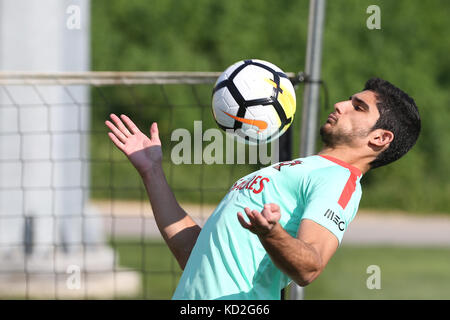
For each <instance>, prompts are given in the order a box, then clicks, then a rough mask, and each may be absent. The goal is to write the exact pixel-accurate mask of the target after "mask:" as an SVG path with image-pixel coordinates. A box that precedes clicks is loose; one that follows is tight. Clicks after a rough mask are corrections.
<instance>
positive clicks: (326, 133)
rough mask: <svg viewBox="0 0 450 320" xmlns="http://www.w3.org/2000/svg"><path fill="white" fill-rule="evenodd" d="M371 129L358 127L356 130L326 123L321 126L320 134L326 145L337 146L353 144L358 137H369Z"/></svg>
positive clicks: (329, 146)
mask: <svg viewBox="0 0 450 320" xmlns="http://www.w3.org/2000/svg"><path fill="white" fill-rule="evenodd" d="M369 132H370V130H366V129H358V130H356V131H350V130H345V129H342V128H339V127H336V126H327V123H325V124H324V125H323V126H321V127H320V136H321V137H322V142H323V144H324V146H325V147H328V148H335V147H337V146H344V145H345V146H352V145H354V144H355V140H356V139H358V138H364V137H367V135H368V134H369Z"/></svg>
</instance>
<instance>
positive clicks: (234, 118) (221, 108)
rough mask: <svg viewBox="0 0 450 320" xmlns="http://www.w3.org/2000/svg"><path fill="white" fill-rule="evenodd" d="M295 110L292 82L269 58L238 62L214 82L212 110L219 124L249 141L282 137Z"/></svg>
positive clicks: (256, 141) (263, 140)
mask: <svg viewBox="0 0 450 320" xmlns="http://www.w3.org/2000/svg"><path fill="white" fill-rule="evenodd" d="M295 109H296V102H295V91H294V87H293V86H292V83H291V81H290V80H289V78H288V77H287V76H286V74H285V73H284V72H283V71H282V70H281V69H280V68H278V67H277V66H275V65H274V64H272V63H270V62H267V61H263V60H257V59H251V60H243V61H239V62H236V63H235V64H233V65H232V66H230V67H228V68H227V69H226V70H225V71H224V72H223V73H222V74H221V75H220V77H219V78H218V79H217V81H216V84H215V85H214V89H213V97H212V111H213V115H214V119H215V120H216V122H217V124H218V126H219V127H220V128H222V129H223V130H225V131H226V132H227V133H231V134H233V135H236V136H238V137H239V138H240V139H241V140H243V141H245V142H246V143H249V144H258V143H268V142H271V141H273V140H274V139H277V138H278V137H280V136H281V135H282V134H283V133H284V132H285V131H286V130H287V129H288V128H289V126H290V125H291V123H292V120H293V119H294V113H295Z"/></svg>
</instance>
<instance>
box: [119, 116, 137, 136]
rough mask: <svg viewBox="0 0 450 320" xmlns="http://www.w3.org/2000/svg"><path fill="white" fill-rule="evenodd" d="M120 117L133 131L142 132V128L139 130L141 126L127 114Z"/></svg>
mask: <svg viewBox="0 0 450 320" xmlns="http://www.w3.org/2000/svg"><path fill="white" fill-rule="evenodd" d="M120 118H121V119H122V120H123V122H125V124H126V125H127V127H128V128H129V129H130V131H131V133H133V134H136V133H138V132H141V130H139V128H138V127H137V126H136V125H135V124H134V122H133V121H131V119H130V118H128V117H127V116H126V115H124V114H122V115H120Z"/></svg>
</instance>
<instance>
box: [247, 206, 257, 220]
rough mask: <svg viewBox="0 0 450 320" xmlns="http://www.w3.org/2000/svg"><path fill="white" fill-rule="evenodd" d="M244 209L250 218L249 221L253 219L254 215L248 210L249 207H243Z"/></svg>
mask: <svg viewBox="0 0 450 320" xmlns="http://www.w3.org/2000/svg"><path fill="white" fill-rule="evenodd" d="M244 211H245V214H246V215H247V217H248V218H249V219H250V221H252V220H255V216H254V214H253V213H252V210H250V208H244Z"/></svg>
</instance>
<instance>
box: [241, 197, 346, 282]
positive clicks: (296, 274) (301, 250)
mask: <svg viewBox="0 0 450 320" xmlns="http://www.w3.org/2000/svg"><path fill="white" fill-rule="evenodd" d="M245 213H246V214H247V216H248V218H249V219H250V221H249V222H246V221H245V220H244V218H243V216H242V213H240V212H239V213H238V219H239V222H240V223H241V225H242V227H244V228H246V229H248V230H250V231H251V232H253V233H255V234H256V235H257V236H258V238H259V240H260V241H261V243H262V245H263V246H264V248H265V249H266V251H267V253H268V254H269V256H270V258H271V259H272V261H273V263H274V264H275V265H276V266H277V267H278V268H279V269H280V270H282V271H283V272H284V273H285V274H287V275H288V276H289V277H290V278H291V279H292V280H294V281H295V282H296V283H297V284H299V285H301V286H306V285H308V284H310V283H311V282H312V281H313V280H314V279H316V278H317V277H318V276H319V274H320V273H321V272H322V270H323V269H324V268H325V266H326V265H327V263H328V261H329V260H330V258H331V257H332V255H333V254H334V253H335V252H336V249H337V247H338V240H337V238H336V237H335V236H334V235H333V234H332V233H331V232H330V231H328V230H327V229H325V228H324V227H322V226H321V225H319V224H317V223H315V222H314V221H312V220H307V219H305V220H303V221H302V222H301V224H300V228H299V231H298V235H297V238H294V237H292V236H291V235H289V234H288V233H287V232H286V230H284V229H283V228H282V227H281V225H280V224H279V223H278V221H279V220H280V216H281V214H280V207H279V206H278V205H276V204H274V203H271V204H266V205H265V206H264V209H263V211H262V212H258V211H257V210H250V209H249V208H245Z"/></svg>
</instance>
